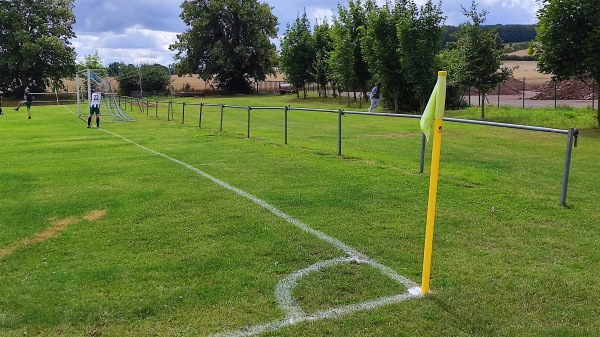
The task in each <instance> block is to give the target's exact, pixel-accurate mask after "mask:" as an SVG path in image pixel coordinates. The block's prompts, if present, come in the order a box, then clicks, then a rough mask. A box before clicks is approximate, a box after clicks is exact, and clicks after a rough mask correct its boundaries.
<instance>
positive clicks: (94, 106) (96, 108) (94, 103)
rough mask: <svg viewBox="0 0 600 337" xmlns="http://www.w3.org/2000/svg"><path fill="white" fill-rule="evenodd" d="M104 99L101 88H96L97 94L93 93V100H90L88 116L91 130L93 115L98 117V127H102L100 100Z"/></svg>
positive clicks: (88, 125)
mask: <svg viewBox="0 0 600 337" xmlns="http://www.w3.org/2000/svg"><path fill="white" fill-rule="evenodd" d="M101 99H102V90H101V89H100V87H98V88H96V92H93V93H92V99H91V100H90V114H89V115H88V124H87V127H88V128H89V127H90V126H91V124H92V115H94V114H95V115H96V127H97V128H99V127H100V100H101Z"/></svg>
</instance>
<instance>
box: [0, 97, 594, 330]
mask: <svg viewBox="0 0 600 337" xmlns="http://www.w3.org/2000/svg"><path fill="white" fill-rule="evenodd" d="M181 101H184V99H181V100H179V102H181ZM187 102H188V103H199V102H203V103H216V104H221V103H224V104H228V105H240V106H245V105H252V106H281V107H283V106H286V105H291V106H293V107H314V108H320V109H347V110H362V111H365V110H366V108H367V107H366V106H365V105H364V104H363V106H362V107H358V106H354V107H351V108H347V107H346V106H345V103H346V102H345V101H340V100H326V101H322V100H320V99H318V98H311V99H309V100H303V99H300V100H297V99H296V98H295V96H290V95H288V96H276V95H261V96H239V97H211V98H201V99H191V98H190V99H187ZM67 108H68V109H70V110H72V111H76V108H75V107H74V106H68V107H67ZM67 108H65V107H56V106H45V107H42V106H33V107H32V116H33V119H32V120H27V119H26V114H25V113H23V112H22V111H19V112H14V111H9V110H10V109H8V108H7V109H5V111H6V114H5V115H4V116H0V128H1V132H0V142H1V143H2V147H1V149H0V158H2V159H1V161H0V186H1V189H0V294H1V296H0V335H2V336H10V337H12V336H23V335H27V336H207V335H211V334H216V333H221V332H224V331H235V330H238V329H241V328H243V327H247V326H254V325H258V324H264V323H269V322H273V321H277V320H281V319H283V318H284V312H283V311H282V310H281V309H280V308H279V307H278V305H277V300H276V297H275V294H274V290H275V287H276V286H277V284H278V282H280V281H281V280H282V279H283V278H285V277H286V276H288V275H289V274H291V273H294V272H296V271H298V270H301V269H303V268H307V267H309V266H310V265H313V264H315V263H317V262H320V261H324V260H329V259H332V258H336V257H339V256H341V255H343V254H342V253H341V252H340V251H339V250H337V249H336V248H335V247H333V246H331V245H329V244H328V243H326V242H324V241H322V240H319V239H318V238H317V237H315V236H313V235H311V234H308V233H306V232H303V231H301V230H299V229H298V228H297V227H295V226H293V225H291V224H289V223H288V222H286V221H285V220H284V219H282V218H279V217H276V216H275V215H273V214H272V213H271V212H269V211H268V210H266V209H264V208H261V207H259V206H258V205H257V204H255V203H253V202H251V201H250V200H248V199H245V198H242V197H241V196H239V195H237V194H235V193H233V192H232V191H229V190H227V189H224V188H223V187H221V186H220V185H217V184H215V183H214V182H212V181H210V180H208V179H206V178H204V177H202V176H201V175H199V174H198V173H196V172H194V171H192V170H190V169H188V168H186V167H184V166H182V165H180V164H178V163H175V162H173V161H171V160H168V159H167V158H165V157H163V156H161V155H158V154H157V153H155V152H150V151H148V150H145V149H142V148H141V147H139V146H135V145H134V144H132V143H129V142H127V141H125V140H124V139H122V138H119V137H117V136H115V135H113V134H112V133H114V134H117V135H120V136H122V137H125V138H126V139H128V140H131V141H132V142H135V143H137V144H139V145H141V146H144V147H146V148H148V149H151V150H154V151H157V152H159V153H162V154H164V155H167V156H169V157H171V158H174V159H176V160H179V161H181V162H184V163H187V164H189V165H191V166H193V167H195V168H197V169H200V170H202V171H203V172H206V173H207V174H210V175H212V176H214V177H216V178H218V179H220V180H222V181H224V182H225V183H227V184H230V185H232V186H235V187H237V188H239V189H241V190H243V191H245V192H248V193H250V194H252V195H254V196H256V197H258V198H260V199H262V200H264V201H266V202H268V203H269V204H271V205H273V206H275V207H277V208H278V209H280V210H282V211H283V212H285V213H286V214H288V215H289V216H292V217H294V218H295V219H298V220H299V221H301V222H302V223H304V224H307V225H308V226H310V227H311V228H314V229H317V230H319V231H321V232H323V233H325V234H327V235H329V236H331V237H334V238H336V239H338V240H340V241H342V242H344V243H346V244H348V245H350V246H351V247H353V248H355V249H357V250H358V251H360V252H361V253H364V254H365V255H367V256H369V257H370V258H372V259H374V260H376V261H378V262H380V263H382V264H384V265H386V266H388V267H390V268H392V269H393V270H395V271H396V272H398V273H399V274H401V275H403V276H405V277H407V278H409V279H411V280H412V281H413V282H416V283H420V281H421V269H422V258H423V242H424V234H425V219H426V212H427V195H428V188H429V175H428V172H429V167H428V165H429V160H430V152H431V148H430V147H431V144H427V151H426V160H427V165H426V170H425V171H426V172H425V174H419V172H418V171H419V155H420V140H421V136H420V131H419V129H418V120H416V119H410V118H390V117H373V116H370V117H369V116H357V115H347V116H345V117H343V118H342V122H343V140H342V152H343V155H342V156H338V155H337V150H338V148H337V118H338V117H337V115H336V114H330V113H315V112H305V111H290V113H289V125H288V127H289V139H288V144H287V145H285V144H284V138H283V137H284V134H283V127H284V121H283V111H282V110H253V111H252V119H251V132H250V138H247V137H246V136H247V135H246V132H247V121H246V118H247V110H245V109H231V108H226V109H225V115H224V121H223V132H219V127H220V108H218V107H204V108H203V117H202V127H201V128H199V127H198V114H199V107H198V106H194V105H187V106H186V108H185V109H186V115H185V124H182V123H181V122H182V116H181V113H182V110H181V109H182V105H175V113H174V118H175V120H172V121H167V110H166V109H167V107H166V105H165V104H161V105H160V109H159V112H158V118H157V117H155V113H154V112H155V111H154V110H153V107H151V108H150V111H149V113H148V116H146V114H145V112H144V113H140V112H139V110H137V111H136V110H135V107H134V111H131V112H129V111H128V112H129V113H130V114H131V116H132V117H134V118H135V119H136V120H137V122H132V123H104V124H103V125H102V127H103V130H97V129H94V128H92V129H86V128H85V123H84V122H83V121H82V120H80V119H78V118H77V117H76V116H75V115H73V114H72V113H71V112H69V111H68V109H67ZM446 116H448V117H456V118H473V119H476V118H478V116H479V110H478V109H477V108H472V109H467V110H460V111H449V112H447V114H446ZM594 116H595V113H594V112H593V111H591V110H585V109H581V110H580V109H568V108H561V109H557V110H554V109H528V110H522V109H495V108H489V109H486V117H487V119H488V120H491V121H498V122H508V123H517V124H527V125H536V126H544V127H552V128H561V129H566V128H569V127H577V128H580V137H579V140H578V147H577V148H575V149H574V150H573V158H572V163H571V175H570V180H569V189H568V197H567V207H561V206H560V205H559V201H560V192H561V183H562V173H563V165H564V157H565V149H566V137H565V136H564V135H558V134H548V133H536V132H529V131H522V130H512V129H504V128H494V127H485V126H476V125H467V124H460V123H449V122H447V123H445V124H444V135H443V144H442V158H441V167H440V177H439V190H438V204H437V215H436V228H435V236H434V250H433V265H432V280H431V290H432V293H431V294H430V295H429V296H427V297H425V298H419V299H412V300H408V301H404V302H400V303H397V304H392V305H387V306H383V307H379V308H376V309H373V310H368V311H359V312H355V313H352V314H349V315H344V316H341V317H338V318H334V319H326V320H319V321H315V322H311V323H300V324H297V325H292V326H288V327H285V328H282V329H279V330H276V331H271V332H265V333H264V334H263V335H264V336H328V335H329V336H591V335H594V334H597V332H598V331H600V323H599V322H598V319H597V318H598V317H600V282H599V281H598V270H600V253H599V252H600V249H599V248H600V247H599V242H600V234H599V233H600V225H599V224H600V213H599V212H598V200H600V192H599V191H600V162H598V158H599V156H598V154H599V153H600V150H599V149H600V132H599V131H598V129H595V125H596V120H595V119H594ZM104 130H107V131H110V132H112V133H108V132H105V131H104ZM93 211H105V212H106V213H105V215H103V216H98V217H97V218H92V219H86V218H85V217H86V215H89V214H91V213H93ZM98 214H101V213H98ZM61 223H62V224H64V226H63V227H60V224H61ZM53 226H56V228H59V229H57V230H55V233H50V234H48V232H45V233H46V235H45V236H44V239H34V238H36V236H37V235H39V234H40V233H44V231H46V230H47V229H48V228H52V227H53ZM53 234H55V235H53ZM404 291H405V289H403V288H402V287H401V286H399V285H398V284H397V283H395V282H393V281H391V280H390V279H389V278H387V277H385V276H383V275H382V274H381V273H380V272H379V271H378V270H376V269H374V268H372V267H370V266H368V265H365V264H344V265H337V266H334V267H331V268H327V269H323V270H319V271H317V272H314V273H311V274H309V275H307V276H306V277H305V278H302V279H301V280H300V281H299V282H298V284H297V286H296V287H295V288H294V296H295V299H296V300H297V302H298V303H299V304H300V305H301V306H302V308H303V309H304V310H305V311H306V312H316V311H319V310H326V309H330V308H332V307H336V306H340V305H346V304H352V303H357V302H363V301H366V300H370V299H374V298H379V297H382V296H390V295H395V294H398V293H402V292H404Z"/></svg>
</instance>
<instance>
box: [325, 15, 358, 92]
mask: <svg viewBox="0 0 600 337" xmlns="http://www.w3.org/2000/svg"><path fill="white" fill-rule="evenodd" d="M338 8H340V10H341V6H338ZM349 36H350V30H349V27H348V25H346V24H344V22H343V21H340V20H338V19H337V18H334V19H333V27H332V29H331V38H332V41H333V50H332V51H331V53H329V70H330V71H331V78H332V79H333V81H334V83H335V84H337V85H338V86H339V88H340V89H342V90H344V91H346V92H350V90H352V88H353V85H354V84H355V83H356V82H357V76H356V72H355V71H354V62H355V57H354V41H352V40H351V39H350V38H349ZM348 101H350V96H348ZM348 103H349V102H348Z"/></svg>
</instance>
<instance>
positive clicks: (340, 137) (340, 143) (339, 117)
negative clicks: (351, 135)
mask: <svg viewBox="0 0 600 337" xmlns="http://www.w3.org/2000/svg"><path fill="white" fill-rule="evenodd" d="M343 114H344V113H343V112H342V109H339V110H338V156H341V155H342V115H343Z"/></svg>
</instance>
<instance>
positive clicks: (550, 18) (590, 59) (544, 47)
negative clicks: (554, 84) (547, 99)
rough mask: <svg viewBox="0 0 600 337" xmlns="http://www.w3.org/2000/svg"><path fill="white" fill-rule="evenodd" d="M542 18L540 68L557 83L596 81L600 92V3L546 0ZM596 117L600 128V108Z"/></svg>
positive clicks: (538, 50)
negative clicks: (575, 79)
mask: <svg viewBox="0 0 600 337" xmlns="http://www.w3.org/2000/svg"><path fill="white" fill-rule="evenodd" d="M538 19H539V26H538V29H537V37H536V43H535V44H534V46H533V50H534V54H536V55H537V56H538V57H539V62H538V67H539V69H540V70H541V71H542V72H543V73H546V74H552V75H553V77H554V79H556V80H565V79H569V78H573V77H574V78H579V79H583V80H586V79H589V78H592V79H594V80H595V82H596V84H597V85H598V87H597V88H598V89H599V90H600V2H599V1H598V0H561V1H557V0H544V1H543V6H542V8H540V10H539V12H538ZM599 102H600V101H599ZM599 105H600V103H599ZM596 117H597V120H598V128H600V106H598V112H597V116H596Z"/></svg>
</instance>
